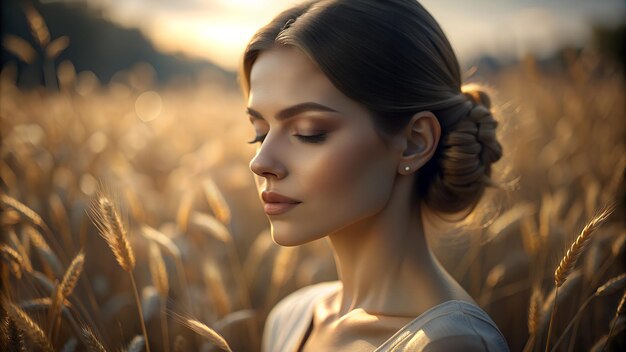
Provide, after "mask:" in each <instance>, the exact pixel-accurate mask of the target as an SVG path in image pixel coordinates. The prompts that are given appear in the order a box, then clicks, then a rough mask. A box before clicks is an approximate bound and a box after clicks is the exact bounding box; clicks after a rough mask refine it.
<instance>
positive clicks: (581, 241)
mask: <svg viewBox="0 0 626 352" xmlns="http://www.w3.org/2000/svg"><path fill="white" fill-rule="evenodd" d="M614 209H615V204H613V205H610V206H608V207H606V208H605V209H604V210H603V211H602V212H601V213H600V215H598V216H596V217H595V218H594V219H593V220H591V222H589V223H588V224H587V225H585V227H584V228H583V230H582V232H581V233H580V235H578V237H577V238H576V240H575V241H574V243H572V245H571V246H570V248H569V249H568V250H567V253H565V256H564V257H563V258H562V259H561V262H560V263H559V266H558V267H557V268H556V270H555V271H554V284H555V285H556V286H561V285H563V283H564V282H565V280H566V279H567V275H569V273H570V272H571V271H572V269H573V268H574V265H576V261H577V260H578V257H580V255H581V254H582V252H583V251H584V250H585V248H586V246H587V244H588V243H589V240H590V239H591V235H592V234H593V233H594V231H595V230H596V229H597V228H598V227H600V226H601V225H602V224H603V223H604V222H605V221H606V219H607V218H608V217H609V215H611V213H612V212H613V210H614Z"/></svg>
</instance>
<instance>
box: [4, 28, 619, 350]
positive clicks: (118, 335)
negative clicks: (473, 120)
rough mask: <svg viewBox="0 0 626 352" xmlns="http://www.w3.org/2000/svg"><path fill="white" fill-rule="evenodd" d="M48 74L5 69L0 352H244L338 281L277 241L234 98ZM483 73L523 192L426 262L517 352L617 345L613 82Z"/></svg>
mask: <svg viewBox="0 0 626 352" xmlns="http://www.w3.org/2000/svg"><path fill="white" fill-rule="evenodd" d="M32 18H33V21H34V22H33V25H35V23H36V22H37V20H36V17H32ZM37 28H38V29H37V31H38V32H37V33H39V34H37V35H39V36H40V39H41V41H42V43H44V42H45V41H46V40H45V31H44V28H43V27H41V26H39V27H37ZM57 39H58V38H57ZM55 40H56V39H53V40H48V41H49V43H47V46H46V48H48V47H50V46H52V43H54V41H55ZM50 50H51V51H52V49H50ZM60 68H63V69H60ZM57 71H58V74H59V82H60V83H61V84H60V87H59V88H60V90H59V91H55V90H44V89H35V90H32V91H22V90H19V89H17V87H16V86H15V73H14V71H12V69H11V67H5V68H4V69H3V71H2V73H1V74H0V88H1V89H0V115H1V116H3V117H6V118H3V119H2V120H1V122H0V124H1V125H0V127H1V129H2V131H3V139H2V158H1V159H0V187H1V192H0V206H1V208H2V214H1V215H0V227H2V233H3V234H6V236H3V237H2V239H1V240H0V246H1V247H0V248H1V254H2V260H3V265H2V268H1V274H2V282H3V287H2V290H3V294H4V296H3V307H4V306H5V305H6V307H5V308H3V310H2V311H1V312H0V321H2V322H3V323H2V325H1V326H2V329H1V330H0V334H1V335H2V341H3V343H5V341H10V342H6V343H10V344H11V346H14V347H16V348H19V346H25V348H31V347H34V346H39V347H43V346H44V345H45V346H47V347H44V348H50V349H55V350H61V349H62V348H63V347H64V346H69V347H68V348H70V347H72V344H74V345H75V346H76V350H85V349H87V350H90V351H104V350H115V349H121V348H128V349H129V350H131V349H132V348H135V347H134V346H136V347H137V348H140V347H139V346H141V345H142V344H145V346H144V347H145V348H146V349H148V348H152V349H153V350H155V351H166V350H168V349H171V350H174V351H183V350H184V351H189V350H195V351H197V350H211V349H213V350H217V349H218V348H219V349H224V350H228V349H232V350H234V351H255V350H259V346H260V336H261V334H262V332H263V323H264V320H265V318H266V316H267V314H268V312H269V309H270V308H271V307H273V306H274V305H275V304H276V303H277V302H278V301H279V300H280V299H282V298H283V297H285V296H286V295H287V294H289V293H290V292H293V291H294V290H296V289H298V288H300V287H303V286H306V285H310V284H313V283H316V282H321V281H328V280H335V279H336V278H337V274H336V271H335V268H334V264H333V263H334V261H333V256H332V253H331V252H330V250H329V248H328V246H327V244H326V243H324V242H323V241H316V242H315V243H310V244H306V245H304V246H301V247H298V248H297V249H296V248H279V247H278V246H276V245H274V244H273V243H272V241H271V239H270V234H269V229H268V227H269V226H268V222H267V219H266V217H265V215H264V214H263V212H262V210H261V207H260V205H259V202H258V195H257V193H256V190H255V185H254V182H253V178H252V177H251V174H250V170H249V169H248V162H249V160H250V158H251V157H252V155H253V153H254V147H251V146H249V145H247V144H246V143H245V141H247V140H248V139H249V137H250V136H251V135H252V133H253V131H252V130H251V129H250V126H249V125H248V124H247V123H246V122H245V119H244V113H243V110H244V109H243V107H244V106H245V105H244V102H243V101H242V99H241V96H240V95H239V94H238V93H237V92H232V91H229V90H227V89H226V88H223V87H222V86H219V85H216V84H215V83H214V82H212V81H204V82H197V83H189V84H186V85H181V86H168V87H162V88H156V87H154V86H151V83H150V80H149V75H146V73H145V72H146V66H138V67H136V68H135V69H132V70H129V71H127V72H121V73H119V74H118V75H116V78H115V79H114V80H113V81H112V82H111V83H109V84H107V85H95V86H89V85H88V82H86V81H85V79H84V77H85V76H84V75H80V74H78V75H76V74H75V72H73V71H72V67H71V65H70V64H69V63H67V62H66V63H63V64H62V65H61V66H59V70H57ZM479 71H480V70H479ZM477 80H478V79H477ZM484 80H485V81H487V83H489V85H491V86H492V88H493V91H494V92H496V94H494V95H493V96H492V102H493V106H494V116H495V117H496V119H499V121H500V125H499V127H498V129H499V131H498V133H500V136H499V137H500V140H501V141H502V144H503V150H504V151H505V152H504V157H503V160H502V162H501V163H500V162H499V163H498V164H495V165H494V167H495V168H494V170H493V172H492V174H493V175H496V176H495V177H499V176H498V175H503V176H502V177H503V178H504V175H514V176H516V179H517V180H519V181H518V184H517V188H518V190H517V191H511V192H509V193H507V194H506V195H504V196H502V197H500V198H497V197H496V200H499V201H500V202H499V203H498V206H494V205H493V204H492V203H489V202H488V201H487V199H486V200H485V202H484V203H483V204H480V205H479V207H478V209H480V210H484V211H485V213H486V214H490V213H494V209H495V210H499V211H495V214H496V216H495V218H493V219H490V220H489V221H488V222H486V226H485V227H484V228H483V227H479V228H476V230H475V231H469V230H467V231H463V233H462V234H461V236H456V237H454V236H453V237H451V238H452V239H453V240H452V241H449V242H446V241H442V242H441V243H440V244H437V245H436V246H435V247H434V251H435V253H436V254H437V256H438V258H439V259H440V261H441V262H442V264H443V265H444V266H445V267H446V268H447V269H448V270H449V271H450V272H451V273H452V274H453V276H454V277H455V279H456V280H457V281H459V283H461V285H462V286H463V287H465V288H466V289H467V290H468V292H469V293H470V294H471V295H472V296H473V297H475V298H476V299H477V300H478V301H479V302H480V304H481V306H482V307H483V308H484V309H485V310H486V311H487V312H488V313H489V314H490V315H491V316H492V318H493V319H494V320H495V321H496V323H497V324H498V326H499V327H500V329H501V331H502V332H503V334H504V335H505V337H506V338H507V341H508V343H509V345H510V348H511V350H512V351H519V350H522V349H524V347H525V350H527V351H541V350H544V349H546V348H548V349H554V350H558V351H561V350H563V351H569V350H573V349H576V350H578V349H582V350H588V349H593V348H596V349H597V350H600V349H601V348H602V347H603V346H604V345H605V344H606V346H607V350H620V349H624V348H626V346H624V344H623V342H622V341H623V340H624V338H623V337H624V334H625V332H624V329H623V326H624V320H623V317H622V318H620V317H619V315H616V312H617V311H618V309H617V307H618V306H620V298H621V297H622V296H621V295H620V294H621V293H622V292H623V290H624V285H625V281H626V279H625V278H624V274H623V272H624V270H623V267H622V265H623V262H624V260H625V258H626V250H625V247H626V228H625V227H624V218H623V213H624V211H623V208H619V211H615V212H613V214H612V215H611V216H610V217H608V216H605V215H608V213H609V212H608V211H605V212H603V209H604V208H603V206H604V205H605V204H610V203H611V201H612V200H614V199H616V198H617V197H619V195H620V194H622V197H623V185H624V180H623V176H624V168H625V167H626V150H625V148H624V136H626V126H625V121H624V119H623V117H624V116H625V115H626V111H625V106H624V104H623V92H624V91H625V86H624V82H623V81H622V80H621V73H620V72H619V71H616V70H614V69H611V66H610V65H609V64H607V63H606V62H604V61H602V59H601V58H599V57H598V56H597V55H596V54H595V53H594V52H593V51H592V50H586V51H584V52H583V53H582V54H581V55H580V56H574V57H573V58H571V60H569V61H568V63H567V65H566V67H565V70H564V71H560V72H553V71H542V70H541V68H539V67H538V66H537V65H536V62H535V61H534V60H533V59H532V58H530V57H529V58H528V59H527V60H526V61H524V62H523V63H521V64H519V65H517V66H514V67H511V68H509V69H506V70H503V71H501V72H499V73H498V74H497V75H495V76H488V77H484ZM146 90H153V91H155V92H156V93H158V94H159V95H160V96H161V98H162V101H163V109H162V111H161V113H160V116H159V117H157V118H156V119H154V120H152V121H142V120H141V119H140V118H139V117H138V116H139V114H140V111H137V110H136V107H135V101H136V100H137V97H138V96H139V95H140V94H141V93H143V92H145V91H146ZM111 102H115V104H112V103H111ZM181 121H184V123H181ZM226 131H227V133H226ZM102 181H105V182H106V183H107V184H109V185H114V186H111V187H110V188H111V189H113V190H115V193H116V194H119V199H118V198H111V197H110V196H109V195H108V193H107V194H104V193H101V190H100V187H99V184H100V183H101V182H102ZM620 192H622V193H620ZM604 210H606V209H604ZM603 214H604V215H603ZM600 225H601V226H600ZM468 228H469V227H468ZM581 229H582V231H581ZM469 232H471V235H467V233H469ZM96 234H100V237H99V236H97V235H96ZM576 235H578V236H577V237H576V238H572V237H573V236H576ZM442 237H445V236H442ZM101 238H103V239H104V242H103V241H102V239H101ZM105 243H106V245H105ZM107 245H108V248H107ZM77 253H78V255H77V256H76V257H75V258H74V260H73V261H72V255H76V254H77ZM5 264H6V265H5ZM120 268H121V270H120ZM127 274H128V275H129V277H130V280H128V279H125V278H124V276H126V275H127ZM79 277H80V279H78V278H79ZM129 281H130V282H129ZM5 283H6V284H5ZM557 291H558V294H557ZM140 292H141V293H142V297H143V302H141V300H140V299H139V298H140V297H139V293H140ZM55 295H57V296H55ZM61 298H63V301H61ZM55 301H56V303H55ZM622 301H623V299H622ZM55 304H56V306H55ZM133 304H135V305H137V309H135V308H134V307H132V305H133ZM52 306H55V307H56V308H54V309H51V307H52ZM555 307H558V309H555ZM621 307H622V308H620V309H623V303H622V305H621ZM15 309H21V311H17V310H15ZM157 311H158V313H159V314H157ZM16 312H17V313H16ZM19 312H21V313H19ZM8 313H9V314H8ZM178 314H180V316H184V317H186V318H176V317H177V316H178ZM9 317H10V319H9ZM16 317H17V318H16ZM19 317H21V318H19ZM511 317H528V319H511ZM550 317H553V318H552V320H553V322H552V327H551V328H550V324H549V321H550ZM18 318H19V319H22V321H21V322H18ZM26 318H28V319H30V320H25V319H26ZM24 321H26V322H27V323H24ZM40 322H44V324H45V322H54V323H55V324H54V326H55V329H54V331H51V330H50V327H49V326H45V325H42V326H43V327H44V329H42V328H41V327H40V325H39V324H40ZM190 322H193V323H190ZM200 322H206V324H205V323H200ZM57 324H58V325H57ZM34 328H39V330H40V332H41V333H39V332H37V333H33V331H34V330H33V329H34ZM29 329H30V331H29ZM550 329H551V331H550V333H548V330H550ZM46 332H47V334H46ZM138 335H139V337H137V336H138ZM549 335H551V336H552V339H553V340H552V341H554V343H553V344H549V343H548V342H547V340H548V336H549ZM42 336H43V337H42ZM170 337H171V338H170ZM201 337H202V338H201ZM133 338H135V340H133ZM46 341H48V342H46ZM133 341H134V342H133ZM207 341H210V342H207ZM48 344H50V345H48ZM594 346H595V347H594Z"/></svg>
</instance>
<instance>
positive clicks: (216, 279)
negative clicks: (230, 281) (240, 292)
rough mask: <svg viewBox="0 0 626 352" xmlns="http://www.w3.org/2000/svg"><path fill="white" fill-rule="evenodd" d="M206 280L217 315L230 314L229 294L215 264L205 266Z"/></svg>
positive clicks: (209, 263)
mask: <svg viewBox="0 0 626 352" xmlns="http://www.w3.org/2000/svg"><path fill="white" fill-rule="evenodd" d="M204 278H205V280H206V283H207V286H208V288H209V292H210V294H211V297H212V298H213V303H214V304H215V308H216V309H217V313H218V314H219V315H220V316H224V315H226V314H228V312H229V311H230V300H229V299H228V294H227V293H226V291H225V290H224V282H223V280H222V275H221V273H220V271H219V269H218V268H217V267H216V266H215V264H214V263H211V262H207V263H206V264H205V265H204Z"/></svg>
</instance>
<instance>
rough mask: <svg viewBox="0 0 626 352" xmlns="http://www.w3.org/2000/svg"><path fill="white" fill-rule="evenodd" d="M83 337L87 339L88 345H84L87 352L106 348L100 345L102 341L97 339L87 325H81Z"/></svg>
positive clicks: (103, 350) (101, 350) (102, 350)
mask: <svg viewBox="0 0 626 352" xmlns="http://www.w3.org/2000/svg"><path fill="white" fill-rule="evenodd" d="M83 337H84V338H85V340H86V341H87V344H88V345H87V346H85V347H87V350H88V351H89V352H106V349H105V348H104V346H102V342H100V340H98V338H97V337H96V335H95V334H94V333H93V331H92V330H91V328H89V327H88V326H83Z"/></svg>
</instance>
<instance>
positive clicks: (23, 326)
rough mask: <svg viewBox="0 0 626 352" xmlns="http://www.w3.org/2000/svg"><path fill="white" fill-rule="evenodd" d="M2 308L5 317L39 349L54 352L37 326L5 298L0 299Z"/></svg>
mask: <svg viewBox="0 0 626 352" xmlns="http://www.w3.org/2000/svg"><path fill="white" fill-rule="evenodd" d="M2 308H4V310H5V311H6V312H7V315H8V316H9V317H11V320H13V321H14V322H15V325H16V326H17V327H18V328H19V329H20V330H22V331H23V332H24V333H25V334H26V335H28V337H30V338H31V339H32V340H33V341H34V342H35V343H36V344H37V345H38V346H39V347H41V349H43V350H44V351H54V348H53V347H52V344H51V343H50V340H48V338H47V337H46V334H44V332H43V330H41V328H40V327H39V325H38V324H37V323H36V322H35V321H33V320H32V319H31V317H30V316H29V315H28V314H26V312H24V311H23V310H22V309H21V308H20V307H18V306H16V305H15V304H13V303H11V302H9V300H8V299H6V298H5V297H2Z"/></svg>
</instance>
